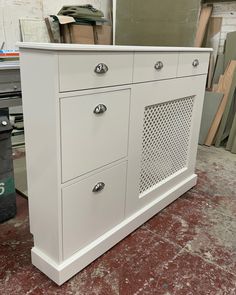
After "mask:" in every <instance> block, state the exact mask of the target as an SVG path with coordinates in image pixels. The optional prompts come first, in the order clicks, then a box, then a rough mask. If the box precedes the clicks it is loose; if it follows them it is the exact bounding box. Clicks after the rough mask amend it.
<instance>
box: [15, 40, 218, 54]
mask: <svg viewBox="0 0 236 295" xmlns="http://www.w3.org/2000/svg"><path fill="white" fill-rule="evenodd" d="M17 46H18V47H19V48H21V49H23V48H28V49H31V50H33V49H35V50H52V51H54V50H56V51H67V52H69V51H83V52H84V51H86V52H88V51H95V52H97V53H98V52H99V53H100V52H102V51H106V52H107V51H118V52H122V51H130V52H137V51H144V52H211V51H212V48H199V47H164V46H123V45H89V44H65V43H59V44H56V43H33V42H32V43H30V42H28V43H27V42H18V43H17Z"/></svg>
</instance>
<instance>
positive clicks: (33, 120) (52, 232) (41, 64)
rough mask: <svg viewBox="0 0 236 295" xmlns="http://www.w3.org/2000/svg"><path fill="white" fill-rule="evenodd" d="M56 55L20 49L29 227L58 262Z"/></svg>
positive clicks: (58, 175) (58, 191)
mask: <svg viewBox="0 0 236 295" xmlns="http://www.w3.org/2000/svg"><path fill="white" fill-rule="evenodd" d="M57 60H58V57H57V54H55V53H47V52H40V51H37V52H36V51H35V52H29V51H27V50H22V51H21V80H22V89H23V112H24V124H25V141H26V160H27V178H28V196H29V212H30V228H31V232H32V234H33V235H34V245H35V247H36V248H38V249H40V250H41V251H42V252H44V253H45V254H46V255H47V256H49V257H50V258H51V259H52V260H54V261H55V262H56V263H57V262H59V261H60V253H61V249H59V245H61V237H60V232H61V229H60V224H61V222H60V212H61V210H60V206H61V205H60V202H61V201H60V199H61V198H60V189H59V184H60V157H59V155H60V150H59V147H60V144H59V138H60V137H59V134H60V132H59V128H58V126H59V123H58V120H59V117H58V116H59V104H58V100H57V92H58V62H57Z"/></svg>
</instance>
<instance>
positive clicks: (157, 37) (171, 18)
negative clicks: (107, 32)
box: [116, 0, 200, 46]
mask: <svg viewBox="0 0 236 295" xmlns="http://www.w3.org/2000/svg"><path fill="white" fill-rule="evenodd" d="M116 2H117V7H116V44H117V45H156V46H158V45H159V46H193V45H194V37H195V32H196V29H197V21H198V14H199V8H200V1H199V0H179V1H173V0H165V1H161V0H158V1H157V0H149V1H148V2H147V1H143V0H135V1H127V0H119V1H116Z"/></svg>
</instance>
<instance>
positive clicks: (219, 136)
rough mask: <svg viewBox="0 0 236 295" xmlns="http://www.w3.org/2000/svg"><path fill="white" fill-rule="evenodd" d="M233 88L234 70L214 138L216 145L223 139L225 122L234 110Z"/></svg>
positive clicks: (235, 81) (235, 72)
mask: <svg viewBox="0 0 236 295" xmlns="http://www.w3.org/2000/svg"><path fill="white" fill-rule="evenodd" d="M235 88H236V71H234V75H233V79H232V83H231V86H230V91H229V95H228V99H227V103H226V106H225V110H224V113H223V116H222V120H221V122H220V126H219V129H218V131H217V134H216V139H215V146H216V147H219V146H220V144H221V142H222V140H223V134H224V133H225V131H226V125H227V122H229V121H230V120H231V118H230V117H231V116H232V113H233V111H234V110H233V102H234V98H235V96H234V94H235ZM229 124H230V123H229ZM231 124H232V121H231Z"/></svg>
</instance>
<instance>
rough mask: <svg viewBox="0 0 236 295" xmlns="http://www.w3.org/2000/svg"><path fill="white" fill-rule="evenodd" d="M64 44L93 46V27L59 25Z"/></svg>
mask: <svg viewBox="0 0 236 295" xmlns="http://www.w3.org/2000/svg"><path fill="white" fill-rule="evenodd" d="M61 29H62V36H63V42H64V43H76V44H94V33H93V26H91V25H77V24H65V25H61Z"/></svg>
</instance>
